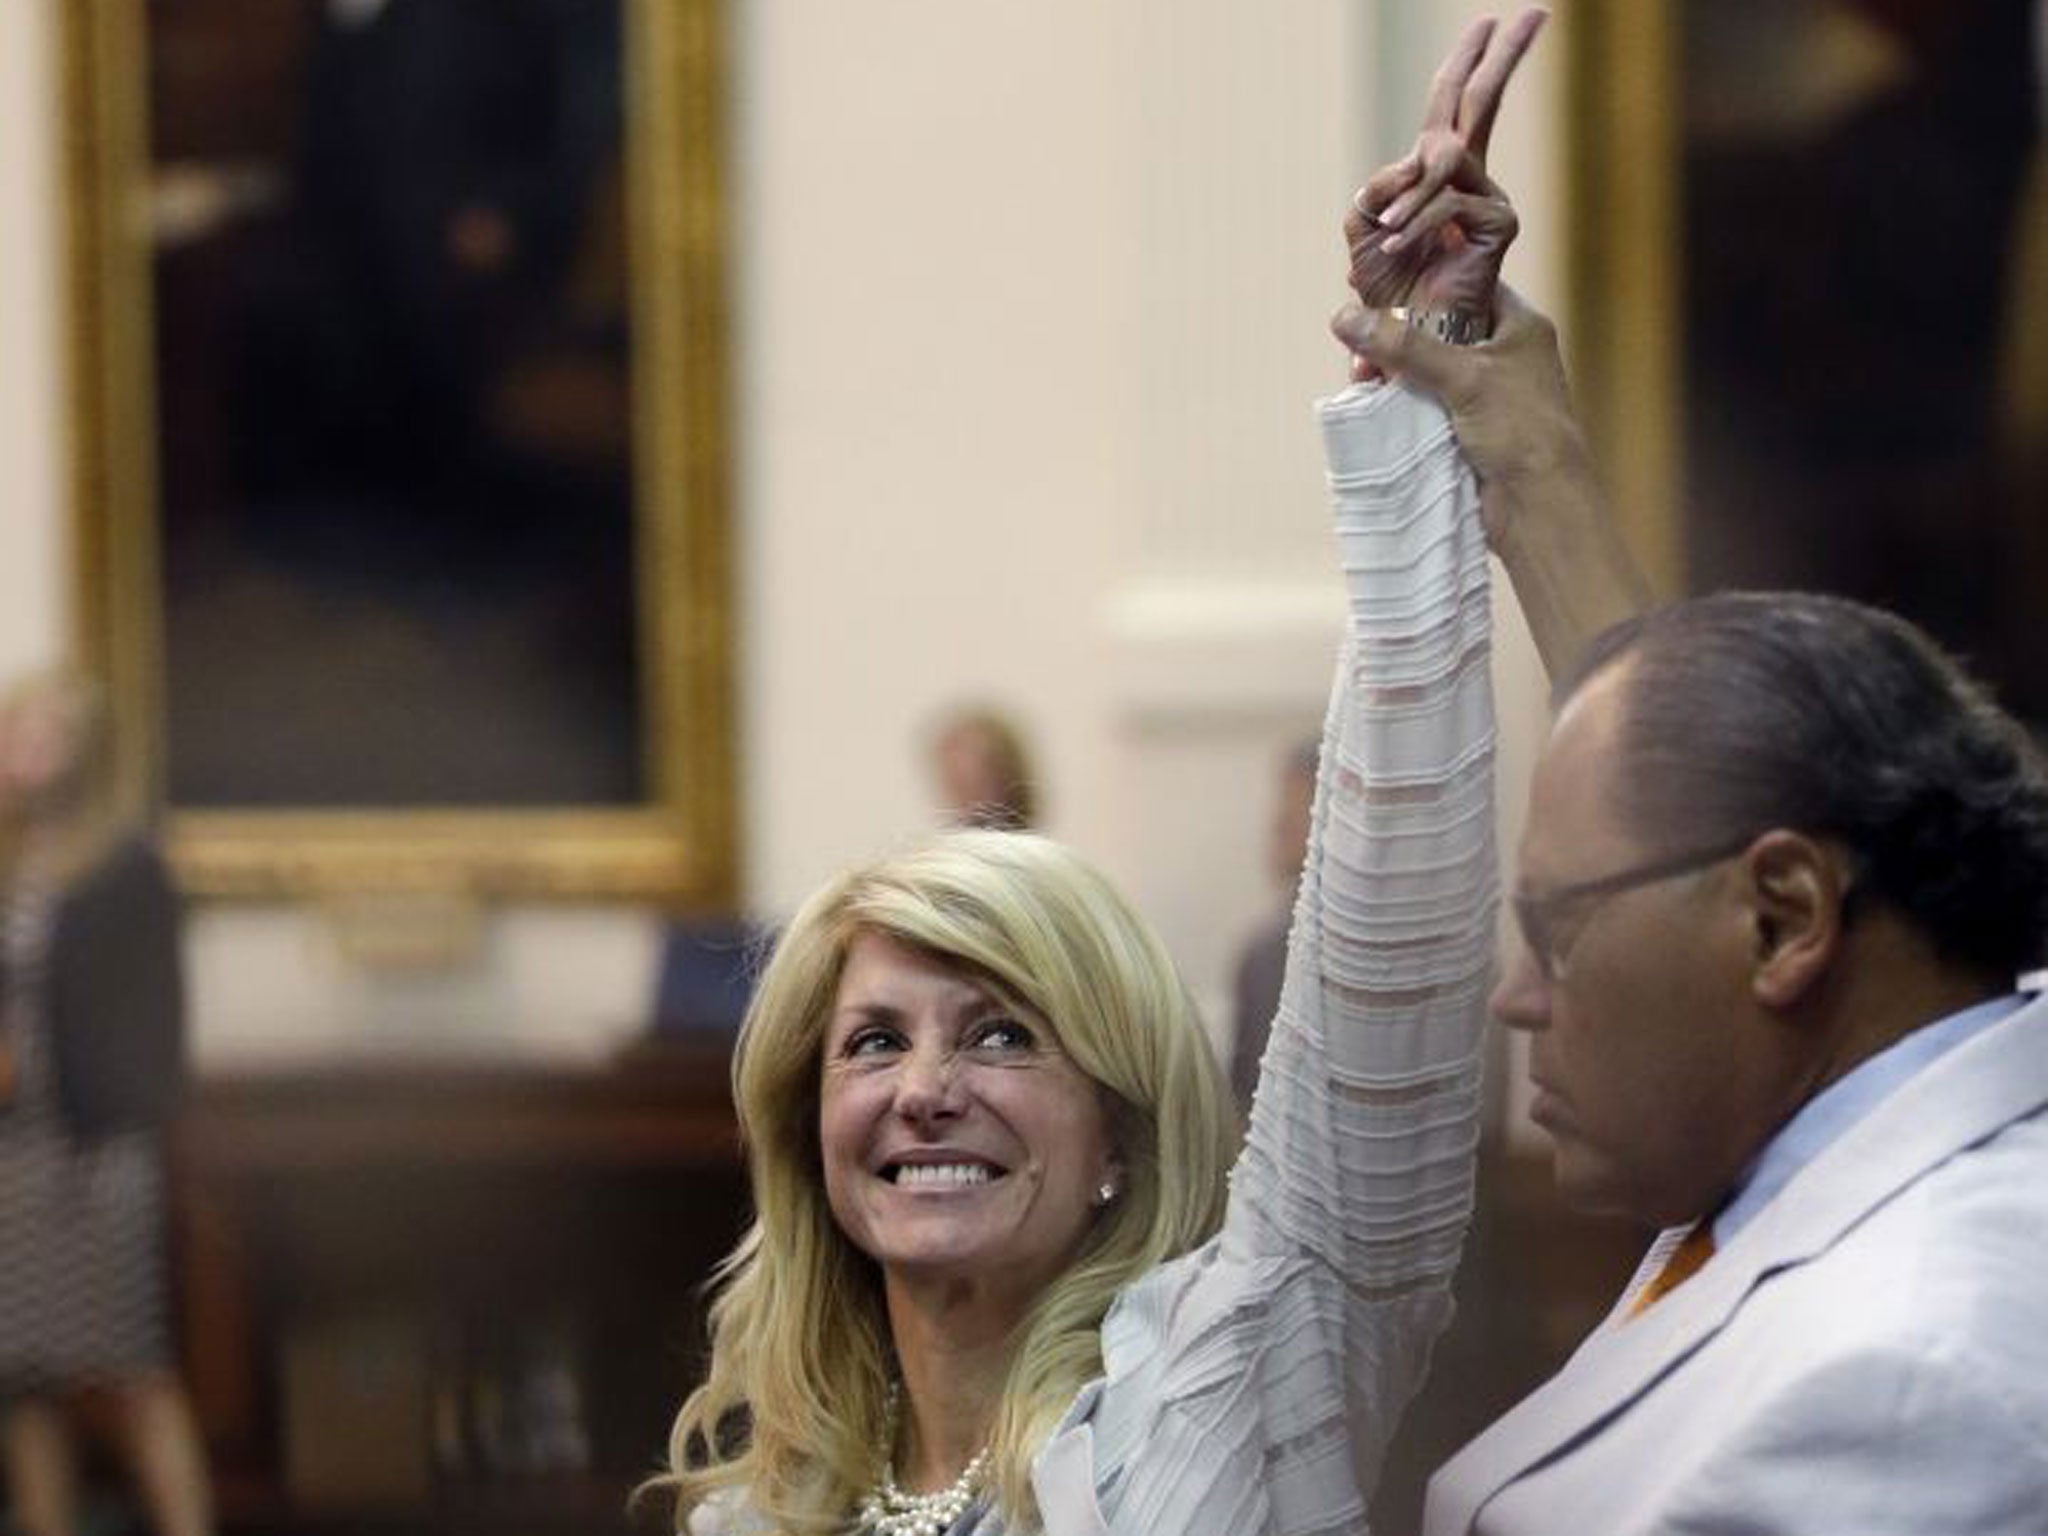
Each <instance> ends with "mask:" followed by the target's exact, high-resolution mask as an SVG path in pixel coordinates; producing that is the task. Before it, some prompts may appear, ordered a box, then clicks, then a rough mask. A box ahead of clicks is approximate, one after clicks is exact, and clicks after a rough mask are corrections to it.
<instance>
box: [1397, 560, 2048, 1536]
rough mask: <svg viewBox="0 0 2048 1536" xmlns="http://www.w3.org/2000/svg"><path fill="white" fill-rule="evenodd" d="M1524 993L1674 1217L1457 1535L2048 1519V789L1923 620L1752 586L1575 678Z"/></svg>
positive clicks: (1669, 612) (1596, 1139) (2003, 1523)
mask: <svg viewBox="0 0 2048 1536" xmlns="http://www.w3.org/2000/svg"><path fill="white" fill-rule="evenodd" d="M1559 692H1560V698H1561V699H1562V705H1561V708H1560V710H1559V713H1558V715H1557V719H1556V723H1555V726H1554V728H1553V731H1552V734H1551V737H1550V740H1549V742H1548V744H1547V746H1546V748H1545V750H1544V752H1543V755H1542V757H1541V759H1540V761H1539V763H1538V766H1537V769H1536V774H1535V778H1534V782H1533V785H1532V789H1531V800H1530V811H1529V820H1528V826H1527V831H1526V834H1525V837H1524V841H1523V846H1522V857H1521V865H1520V886H1519V890H1518V892H1517V893H1516V895H1515V897H1514V900H1513V910H1514V912H1515V915H1516V917H1517V919H1518V920H1519V923H1520V926H1521V930H1522V936H1523V940H1524V942H1523V945H1522V953H1521V954H1520V955H1519V956H1518V958H1517V959H1516V960H1515V962H1514V963H1513V965H1512V966H1511V968H1510V970H1509V971H1508V973H1507V974H1506V976H1505V977H1504V979H1503V980H1502V982H1501V984H1500V986H1499V988H1498V990H1497V991H1496V993H1495V995H1494V1000H1493V1007H1494V1012H1495V1014H1496V1016H1497V1017H1498V1018H1499V1019H1500V1020H1501V1022H1502V1023H1504V1024H1506V1025H1507V1026H1508V1027H1509V1028H1512V1029H1518V1030H1525V1031H1527V1032H1528V1033H1529V1034H1530V1037H1531V1075H1532V1079H1533V1083H1534V1087H1535V1100H1534V1106H1533V1110H1532V1113H1533V1115H1534V1118H1535V1119H1536V1121H1537V1122H1538V1123H1539V1124H1540V1125H1541V1126H1543V1127H1544V1129H1545V1130H1547V1131H1548V1132H1549V1133H1550V1135H1551V1137H1552V1138H1553V1140H1554V1142H1555V1146H1556V1151H1555V1157H1556V1173H1557V1178H1558V1183H1559V1185H1560V1188H1561V1190H1562V1191H1563V1193H1564V1194H1565V1196H1566V1197H1567V1198H1568V1199H1569V1200H1571V1201H1572V1202H1573V1203H1575V1204H1577V1205H1580V1206H1583V1207H1586V1208H1589V1209H1600V1210H1611V1211H1620V1212H1625V1213H1627V1214H1629V1215H1632V1216H1635V1217H1637V1218H1640V1219H1642V1220H1644V1221H1647V1222H1651V1223H1655V1224H1656V1225H1658V1226H1661V1227H1663V1228H1665V1229H1666V1230H1665V1231H1664V1234H1663V1235H1662V1237H1660V1239H1659V1240H1658V1242H1657V1243H1656V1244H1655V1245H1654V1246H1653V1247H1652V1249H1651V1251H1650V1253H1649V1255H1648V1256H1647V1258H1646V1259H1645V1261H1644V1263H1643V1266H1642V1268H1641V1270H1640V1271H1639V1273H1638V1275H1637V1277H1636V1279H1635V1280H1634V1281H1633V1282H1632V1283H1631V1285H1630V1286H1629V1288H1628V1290H1627V1292H1625V1293H1624V1295H1623V1297H1622V1299H1621V1301H1620V1303H1619V1304H1618V1305H1617V1306H1616V1308H1615V1310H1614V1312H1613V1313H1612V1314H1611V1315H1610V1317H1609V1318H1608V1320H1607V1321H1606V1322H1605V1323H1603V1324H1602V1325H1601V1327H1600V1328H1599V1329H1598V1330H1597V1331H1596V1332H1595V1333H1594V1334H1593V1335H1592V1336H1591V1337H1590V1338H1589V1339H1588V1340H1587V1341H1586V1343H1585V1344H1584V1345H1583V1346H1582V1347H1581V1348H1580V1350H1579V1351H1578V1353H1577V1354H1576V1355H1575V1356H1574V1357H1573V1358H1572V1360H1571V1361H1570V1362H1569V1364H1567V1365H1566V1367H1565V1368H1564V1370H1563V1371H1561V1372H1560V1373H1559V1374H1558V1376H1557V1377H1555V1378H1554V1379H1553V1380H1552V1381H1551V1382H1550V1383H1548V1384H1547V1385H1546V1386H1544V1387H1543V1388H1541V1389H1540V1390H1538V1391H1537V1392H1536V1393H1535V1394H1534V1395H1533V1396H1531V1397H1530V1398H1529V1399H1528V1400H1527V1401H1526V1402H1524V1403H1523V1404H1522V1405H1521V1406H1520V1407H1518V1408H1516V1409H1515V1410H1514V1411H1513V1412H1511V1413H1510V1414H1509V1415H1507V1417H1506V1418H1504V1419H1503V1420H1501V1421H1500V1422H1499V1423H1498V1424H1496V1425H1495V1426H1494V1427H1493V1428H1492V1429H1490V1430H1489V1431H1488V1432H1487V1433H1486V1434H1484V1435H1482V1436H1481V1437H1480V1438H1479V1439H1478V1440H1477V1441H1476V1442H1474V1443H1473V1444H1472V1445H1471V1446H1470V1447H1468V1448H1467V1449H1466V1450H1465V1451H1464V1452H1463V1453H1462V1454H1460V1455H1459V1456H1457V1457H1455V1458H1454V1459H1453V1460H1452V1461H1451V1462H1450V1464H1449V1465H1448V1466H1447V1467H1445V1468H1444V1470H1443V1471H1442V1472H1440V1473H1439V1474H1438V1475H1437V1477H1436V1479H1435V1480H1434V1482H1433V1483H1432V1484H1431V1489H1430V1503H1429V1512H1428V1517H1427V1522H1426V1529H1427V1531H1428V1532H1429V1536H1452V1533H1463V1532H1484V1533H1488V1536H1508V1533H1522V1532H1529V1533H1534V1532H1558V1533H1566V1532H1569V1533H1585V1532H1601V1533H1604V1536H1616V1533H1627V1532H1645V1533H1647V1532H1653V1531H1654V1532H1681V1531H1682V1532H1700V1533H1706V1532H1715V1533H1735V1532H1743V1533H1775V1532H1788V1533H1789V1532H1795V1531H1796V1532H1822V1531H1825V1532H1844V1533H1846V1532H1855V1533H1857V1536H1883V1533H1892V1532H1896V1533H1900V1536H1904V1533H1908V1532H1910V1533H1915V1536H1923V1533H1934V1532H1941V1533H1956V1532H1972V1533H1989V1532H1999V1533H2004V1532H2014V1533H2017V1532H2022V1531H2024V1532H2032V1533H2037V1536H2038V1533H2040V1532H2043V1531H2048V1003H2044V1002H2043V1001H2041V1000H2039V999H2038V998H2037V997H2034V996H2030V995H2029V994H2027V993H2026V992H2023V991H2020V990H2018V989H2017V984H2016V978H2017V977H2019V976H2020V975H2021V974H2022V973H2024V972H2027V971H2030V970H2032V969H2034V968H2035V967H2038V966H2039V965H2040V964H2041V963H2042V952H2043V947H2044V941H2048V781H2044V777H2043V769H2042V766H2041V763H2040V761H2039V759H2038V756H2037V754H2036V753H2035V751H2034V749H2033V747H2032V745H2031V743H2029V742H2028V740H2027V739H2026V737H2025V735H2024V734H2023V732H2022V731H2021V730H2020V729H2019V728H2018V726H2017V725H2016V724H2015V723H2014V722H2013V721H2012V720H2011V719H2009V718H2008V717H2007V716H2005V715H2004V714H2002V713H2001V712H2000V711H1999V710H1998V709H1996V708H1995V707H1994V706H1993V705H1992V704H1991V703H1990V702H1989V700H1988V699H1987V698H1986V697H1985V696H1984V695H1983V694H1982V693H1981V692H1980V691H1978V689H1977V688H1976V687H1975V686H1974V685H1973V684H1972V683H1971V682H1970V681H1969V680H1968V679H1967V678H1965V677H1964V676H1963V675H1962V673H1961V672H1960V671H1959V670H1958V669H1957V668H1956V667H1955V666H1954V664H1953V663H1951V662H1950V661H1949V660H1948V659H1947V658H1946V657H1945V656H1943V655H1942V654H1941V653H1940V652H1939V651H1938V650H1936V648H1935V647H1934V646H1933V645H1932V644H1931V643H1930V642H1929V641H1927V639H1926V638H1925V637H1924V636H1922V635H1921V634H1920V633H1919V632H1918V631H1916V630H1914V629H1913V628H1912V627H1911V626H1910V625H1908V624H1906V623H1904V622H1903V621H1901V620H1898V619H1896V618H1893V617H1891V616H1889V615H1886V614H1882V613H1879V612H1876V611H1874V610H1871V609H1868V608H1865V607H1862V606H1860V605H1857V604H1853V603H1849V602H1846V601H1842V600H1838V599H1832V598H1825V597H1814V596H1803V595H1794V594H1731V595H1723V596H1717V597H1709V598H1703V599H1698V600H1695V601H1692V602H1688V603H1682V604H1678V605H1676V606H1674V607H1671V608H1666V609H1663V610H1660V611H1657V612H1653V613H1651V614H1649V615H1647V616H1645V617H1643V618H1640V619H1636V620H1631V621H1629V622H1627V623H1625V624H1623V625H1621V626H1618V627H1617V628H1615V629H1613V630H1610V631H1608V632H1607V633H1606V634H1605V635H1604V636H1603V637H1602V638H1601V639H1600V640H1599V641H1597V642H1595V645H1594V647H1593V650H1592V652H1591V654H1590V655H1589V656H1587V657H1586V658H1585V659H1584V660H1583V661H1582V662H1581V663H1580V664H1579V665H1578V666H1577V668H1576V669H1575V670H1574V671H1573V672H1572V673H1571V674H1570V675H1569V676H1567V677H1566V679H1565V680H1564V682H1563V684H1562V686H1561V688H1560V690H1559Z"/></svg>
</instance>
